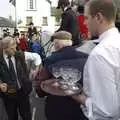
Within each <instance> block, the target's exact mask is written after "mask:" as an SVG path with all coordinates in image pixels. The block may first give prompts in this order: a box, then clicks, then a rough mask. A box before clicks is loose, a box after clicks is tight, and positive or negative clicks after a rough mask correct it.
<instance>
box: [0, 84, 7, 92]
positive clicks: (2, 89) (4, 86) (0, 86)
mask: <svg viewBox="0 0 120 120" xmlns="http://www.w3.org/2000/svg"><path fill="white" fill-rule="evenodd" d="M0 90H1V91H2V92H3V93H5V92H7V84H6V83H1V84H0Z"/></svg>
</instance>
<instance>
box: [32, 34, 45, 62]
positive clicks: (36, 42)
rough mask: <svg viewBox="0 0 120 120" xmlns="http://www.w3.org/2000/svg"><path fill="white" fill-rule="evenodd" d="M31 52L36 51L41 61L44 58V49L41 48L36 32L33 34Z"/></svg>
mask: <svg viewBox="0 0 120 120" xmlns="http://www.w3.org/2000/svg"><path fill="white" fill-rule="evenodd" d="M32 52H34V53H38V54H39V55H40V57H41V59H42V61H43V60H44V59H45V53H44V49H43V48H42V46H41V44H40V40H39V36H38V34H34V35H33V42H32Z"/></svg>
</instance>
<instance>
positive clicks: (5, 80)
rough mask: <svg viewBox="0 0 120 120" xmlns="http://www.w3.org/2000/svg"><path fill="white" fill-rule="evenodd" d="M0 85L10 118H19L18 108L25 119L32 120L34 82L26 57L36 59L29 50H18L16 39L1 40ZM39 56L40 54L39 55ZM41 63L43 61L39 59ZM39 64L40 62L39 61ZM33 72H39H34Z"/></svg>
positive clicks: (13, 119) (10, 119)
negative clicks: (31, 98) (31, 95)
mask: <svg viewBox="0 0 120 120" xmlns="http://www.w3.org/2000/svg"><path fill="white" fill-rule="evenodd" d="M0 44H1V46H2V51H0V85H1V86H3V89H1V94H0V95H1V98H2V99H3V101H4V104H5V108H6V112H7V115H8V120H18V110H19V113H20V116H21V118H22V119H23V120H32V117H31V109H30V101H29V94H30V92H31V91H32V83H31V81H30V80H29V72H28V68H27V65H26V61H25V59H27V60H28V59H34V58H35V57H33V55H31V54H30V53H28V52H18V51H16V41H15V40H14V38H12V37H6V38H4V39H2V42H0ZM38 56H39V55H38ZM38 62H39V63H40V62H41V61H38ZM37 64H38V63H37ZM31 74H37V73H35V71H34V73H33V72H32V73H31Z"/></svg>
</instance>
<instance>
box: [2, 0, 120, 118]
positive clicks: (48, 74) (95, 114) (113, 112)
mask: <svg viewBox="0 0 120 120" xmlns="http://www.w3.org/2000/svg"><path fill="white" fill-rule="evenodd" d="M58 8H59V9H62V10H63V12H62V15H61V25H60V28H59V29H58V30H56V31H55V33H54V34H53V35H52V36H51V42H52V43H53V48H52V50H53V51H52V52H51V55H49V56H45V54H44V49H43V48H42V46H41V43H40V39H39V34H38V32H37V29H36V28H35V27H34V24H33V23H30V27H29V29H28V33H27V38H26V35H25V34H24V33H22V34H19V32H18V30H16V31H15V32H14V35H13V36H10V35H5V36H3V38H1V40H0V48H1V49H0V120H18V114H19V115H20V116H21V118H22V120H32V115H31V105H30V99H29V95H30V93H31V91H32V89H33V87H32V82H33V81H34V82H35V86H34V87H35V90H36V93H37V94H38V96H39V97H45V98H46V100H45V102H46V103H45V110H44V111H45V115H46V119H47V120H119V119H120V62H119V59H120V33H119V30H118V29H117V28H116V27H115V20H116V13H117V8H116V6H115V4H114V1H113V0H89V1H87V2H86V4H85V6H84V7H83V6H78V7H77V8H76V4H75V3H74V2H73V1H72V2H69V0H59V1H58V7H57V9H58ZM73 8H74V9H73ZM76 10H77V11H78V15H77V14H76V12H75V11H76ZM90 38H91V39H92V38H95V39H96V38H97V43H95V44H94V42H92V44H90V45H88V44H87V46H86V42H84V41H85V40H88V39H90ZM87 43H89V41H87ZM91 45H92V46H91ZM29 62H32V65H30V64H29ZM56 68H57V69H56ZM66 68H67V69H68V68H70V69H72V70H74V69H76V70H77V71H79V74H80V75H81V78H80V79H79V81H78V84H80V85H81V87H82V88H81V89H82V91H80V92H77V93H75V94H71V95H67V93H66V94H64V95H63V96H62V95H59V93H57V89H56V88H60V89H61V90H62V91H64V90H65V88H64V87H65V86H64V87H63V86H62V87H61V84H60V82H59V81H61V80H63V78H64V77H65V78H66V77H67V78H66V79H68V81H67V82H68V83H69V82H70V79H71V78H68V74H72V72H73V71H70V72H69V73H68V74H67V72H66ZM55 69H56V70H57V71H55ZM61 69H62V70H64V72H63V71H62V72H63V73H61V72H58V71H60V70H61ZM55 73H56V74H57V75H56V74H55ZM46 83H49V84H48V88H49V87H51V88H52V92H53V94H52V93H51V92H50V90H45V89H44V85H45V84H46ZM62 85H65V83H64V84H62ZM67 87H68V86H67ZM54 93H56V94H54Z"/></svg>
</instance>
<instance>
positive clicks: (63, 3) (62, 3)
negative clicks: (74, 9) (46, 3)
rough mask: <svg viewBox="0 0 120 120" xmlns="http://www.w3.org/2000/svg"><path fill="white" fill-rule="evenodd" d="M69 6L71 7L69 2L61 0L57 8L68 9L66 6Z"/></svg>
mask: <svg viewBox="0 0 120 120" xmlns="http://www.w3.org/2000/svg"><path fill="white" fill-rule="evenodd" d="M68 5H70V2H69V0H59V1H58V6H57V8H58V9H59V8H62V9H63V8H64V7H66V6H68Z"/></svg>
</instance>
